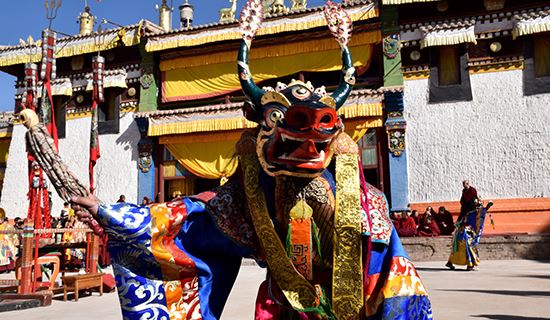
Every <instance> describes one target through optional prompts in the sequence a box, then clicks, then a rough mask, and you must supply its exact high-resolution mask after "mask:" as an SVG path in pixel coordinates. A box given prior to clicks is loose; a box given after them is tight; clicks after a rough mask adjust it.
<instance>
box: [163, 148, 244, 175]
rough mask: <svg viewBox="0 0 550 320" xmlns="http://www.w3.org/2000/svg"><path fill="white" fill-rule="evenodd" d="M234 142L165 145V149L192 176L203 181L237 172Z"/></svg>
mask: <svg viewBox="0 0 550 320" xmlns="http://www.w3.org/2000/svg"><path fill="white" fill-rule="evenodd" d="M236 142H237V141H221V142H220V141H218V142H203V143H186V144H167V145H166V147H167V148H168V150H169V151H170V152H171V153H172V154H173V155H174V157H175V158H176V159H177V160H178V162H179V163H180V164H181V165H182V166H183V167H184V168H185V169H187V170H189V171H190V172H191V173H193V174H194V175H196V176H198V177H201V178H204V179H222V178H224V177H230V176H231V175H233V173H235V171H236V170H237V165H238V160H237V156H236V155H235V143H236Z"/></svg>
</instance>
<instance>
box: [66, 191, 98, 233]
mask: <svg viewBox="0 0 550 320" xmlns="http://www.w3.org/2000/svg"><path fill="white" fill-rule="evenodd" d="M71 207H72V208H73V210H74V212H75V214H76V216H77V217H78V220H80V221H82V222H84V223H86V224H88V226H89V227H90V228H91V229H92V230H93V231H94V233H95V234H97V235H102V234H103V231H104V230H103V228H102V227H101V225H100V224H99V222H98V216H97V212H98V208H99V200H98V199H97V198H96V197H95V196H94V195H89V196H88V197H73V198H71Z"/></svg>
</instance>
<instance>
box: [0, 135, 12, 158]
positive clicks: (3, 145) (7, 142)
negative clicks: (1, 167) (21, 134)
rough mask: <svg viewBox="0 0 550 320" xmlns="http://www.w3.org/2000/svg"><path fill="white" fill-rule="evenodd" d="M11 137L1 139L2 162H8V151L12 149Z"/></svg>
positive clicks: (0, 154) (0, 152)
mask: <svg viewBox="0 0 550 320" xmlns="http://www.w3.org/2000/svg"><path fill="white" fill-rule="evenodd" d="M10 142H11V139H3V140H0V163H2V164H3V163H7V162H8V152H9V150H10Z"/></svg>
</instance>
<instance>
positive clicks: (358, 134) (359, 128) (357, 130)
mask: <svg viewBox="0 0 550 320" xmlns="http://www.w3.org/2000/svg"><path fill="white" fill-rule="evenodd" d="M382 125H383V121H382V117H369V118H358V119H350V120H345V121H344V131H345V132H346V133H347V134H348V135H349V136H350V137H351V138H352V139H353V141H355V142H357V141H359V140H361V138H362V137H363V136H364V135H365V133H367V131H368V130H369V129H371V128H378V127H381V126H382Z"/></svg>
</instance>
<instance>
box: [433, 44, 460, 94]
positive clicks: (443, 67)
mask: <svg viewBox="0 0 550 320" xmlns="http://www.w3.org/2000/svg"><path fill="white" fill-rule="evenodd" d="M438 49H439V85H440V86H447V85H453V84H460V56H459V55H458V48H457V47H455V46H443V47H439V48H438Z"/></svg>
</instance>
